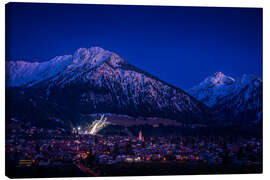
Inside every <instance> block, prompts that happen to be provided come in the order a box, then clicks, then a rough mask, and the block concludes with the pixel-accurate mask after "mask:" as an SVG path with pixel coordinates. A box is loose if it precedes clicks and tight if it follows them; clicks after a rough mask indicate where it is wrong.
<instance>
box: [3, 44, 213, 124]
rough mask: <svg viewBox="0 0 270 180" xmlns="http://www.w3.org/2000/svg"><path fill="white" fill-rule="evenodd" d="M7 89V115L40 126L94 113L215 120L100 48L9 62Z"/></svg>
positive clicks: (180, 93)
mask: <svg viewBox="0 0 270 180" xmlns="http://www.w3.org/2000/svg"><path fill="white" fill-rule="evenodd" d="M6 87H7V91H6V97H7V108H6V109H7V113H8V115H9V116H10V117H19V118H22V119H28V118H30V119H34V120H35V121H36V122H37V123H39V122H43V123H45V124H46V123H49V122H50V121H53V120H55V119H61V120H68V121H70V123H71V124H72V123H76V121H78V119H80V116H81V115H82V114H92V113H115V114H126V115H130V116H135V117H136V116H142V117H164V118H170V119H175V120H177V121H180V122H190V123H191V122H197V123H198V122H199V123H207V122H210V121H211V120H212V115H211V112H210V108H208V107H207V106H205V105H204V104H203V103H201V102H199V101H197V100H196V99H194V98H193V97H192V96H190V95H189V94H187V93H185V92H184V91H183V90H181V89H179V88H177V87H174V86H172V85H170V84H168V83H166V82H163V81H161V80H159V79H158V78H156V77H154V76H152V75H151V74H149V73H146V72H144V71H142V70H140V69H138V68H136V67H135V66H133V65H131V64H129V63H128V62H127V61H125V60H123V59H122V58H121V57H120V56H119V55H117V54H116V53H113V52H110V51H107V50H104V49H102V48H99V47H92V48H89V49H87V48H80V49H78V50H77V51H76V52H75V53H74V55H67V56H59V57H55V58H53V59H52V60H50V61H47V62H42V63H30V62H23V61H17V62H11V61H8V62H6ZM41 119H42V120H41ZM59 122H61V121H59Z"/></svg>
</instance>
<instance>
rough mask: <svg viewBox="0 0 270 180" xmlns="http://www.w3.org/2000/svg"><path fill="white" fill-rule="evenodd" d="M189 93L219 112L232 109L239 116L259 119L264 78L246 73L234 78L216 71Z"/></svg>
mask: <svg viewBox="0 0 270 180" xmlns="http://www.w3.org/2000/svg"><path fill="white" fill-rule="evenodd" d="M188 93H189V94H190V95H192V96H193V97H195V98H196V99H197V100H199V101H201V102H203V103H205V104H206V105H208V106H209V107H212V108H214V109H215V110H216V111H217V112H220V113H223V112H226V114H230V113H229V112H230V111H231V113H232V114H233V116H234V117H237V118H239V117H241V118H245V119H251V120H253V121H257V119H256V117H257V114H260V113H261V111H262V80H261V79H259V78H258V77H256V76H254V75H246V74H244V75H242V76H240V77H238V78H236V79H234V78H232V77H229V76H226V75H224V74H223V73H220V72H219V73H215V75H214V76H210V77H208V78H206V79H205V80H204V81H203V82H202V83H200V84H199V85H197V86H195V87H193V88H191V89H189V90H188ZM247 111H248V113H246V114H248V115H246V114H245V112H247ZM241 118H240V119H241Z"/></svg>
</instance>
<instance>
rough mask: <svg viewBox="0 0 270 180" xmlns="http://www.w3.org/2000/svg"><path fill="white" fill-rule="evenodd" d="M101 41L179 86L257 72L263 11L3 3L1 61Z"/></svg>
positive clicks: (39, 57) (41, 56) (43, 57)
mask: <svg viewBox="0 0 270 180" xmlns="http://www.w3.org/2000/svg"><path fill="white" fill-rule="evenodd" d="M91 46H100V47H102V48H104V49H107V50H111V51H113V52H116V53H117V54H119V55H120V56H121V57H123V58H124V59H125V60H126V61H128V62H130V63H131V64H133V65H135V66H137V67H139V68H140V69H143V70H145V71H147V72H149V73H151V74H153V75H155V76H157V77H158V78H160V79H162V80H164V81H167V82H168V83H170V84H173V85H175V86H178V87H180V88H182V89H188V88H190V87H192V86H194V85H196V84H198V83H199V82H201V81H202V80H203V79H204V78H205V77H206V76H209V75H211V74H213V73H214V72H217V71H221V72H223V73H224V74H226V75H230V76H232V77H237V76H240V75H242V74H254V75H257V76H259V77H260V78H262V9H259V8H202V7H158V6H156V7H153V6H109V5H106V6H103V5H67V4H26V3H9V4H7V5H6V60H14V61H15V60H24V61H31V62H33V61H39V62H41V61H47V60H50V59H51V58H53V57H55V56H60V55H65V54H73V53H74V51H75V50H76V49H78V48H80V47H91Z"/></svg>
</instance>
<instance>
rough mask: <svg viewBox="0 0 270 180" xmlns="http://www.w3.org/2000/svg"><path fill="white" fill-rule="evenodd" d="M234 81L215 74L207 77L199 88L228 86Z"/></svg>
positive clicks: (221, 74) (217, 73)
mask: <svg viewBox="0 0 270 180" xmlns="http://www.w3.org/2000/svg"><path fill="white" fill-rule="evenodd" d="M234 81H235V80H234V79H233V78H232V77H230V76H226V75H225V74H223V73H222V72H216V73H214V75H212V76H209V77H207V78H206V79H205V80H204V81H203V82H202V83H201V84H200V86H202V85H203V86H209V87H210V86H223V85H230V84H232V83H233V82H234Z"/></svg>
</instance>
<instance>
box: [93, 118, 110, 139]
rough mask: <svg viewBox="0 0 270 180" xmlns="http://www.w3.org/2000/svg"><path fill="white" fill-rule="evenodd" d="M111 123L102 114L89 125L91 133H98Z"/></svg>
mask: <svg viewBox="0 0 270 180" xmlns="http://www.w3.org/2000/svg"><path fill="white" fill-rule="evenodd" d="M108 124H109V123H108V122H107V118H106V117H105V118H104V115H102V116H101V118H100V119H99V120H95V121H94V122H93V123H92V124H91V126H90V127H89V134H91V135H96V134H97V133H98V132H99V131H100V130H101V129H103V128H104V127H106V126H107V125H108Z"/></svg>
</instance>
